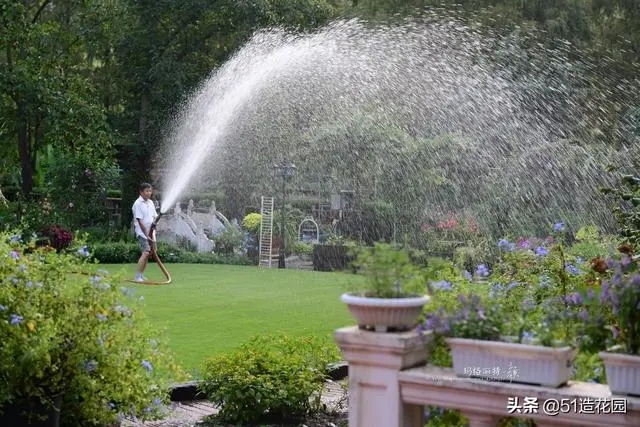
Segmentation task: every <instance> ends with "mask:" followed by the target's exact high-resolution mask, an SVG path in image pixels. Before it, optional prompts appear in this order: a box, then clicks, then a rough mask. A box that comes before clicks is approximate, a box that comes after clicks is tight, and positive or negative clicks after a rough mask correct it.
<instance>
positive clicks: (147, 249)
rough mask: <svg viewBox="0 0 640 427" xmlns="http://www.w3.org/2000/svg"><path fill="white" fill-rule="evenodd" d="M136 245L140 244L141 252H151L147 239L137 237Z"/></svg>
mask: <svg viewBox="0 0 640 427" xmlns="http://www.w3.org/2000/svg"><path fill="white" fill-rule="evenodd" d="M138 243H139V244H140V250H141V251H142V252H151V246H150V244H149V239H147V238H146V237H142V236H138Z"/></svg>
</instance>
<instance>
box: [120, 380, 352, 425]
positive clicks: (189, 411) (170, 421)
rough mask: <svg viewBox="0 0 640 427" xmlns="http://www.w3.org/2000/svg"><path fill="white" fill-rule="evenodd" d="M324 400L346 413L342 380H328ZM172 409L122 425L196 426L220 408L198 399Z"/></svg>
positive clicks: (330, 405)
mask: <svg viewBox="0 0 640 427" xmlns="http://www.w3.org/2000/svg"><path fill="white" fill-rule="evenodd" d="M322 402H323V403H324V405H326V408H327V412H338V413H346V411H347V407H348V396H347V391H346V389H345V388H344V387H343V385H342V382H336V381H327V383H326V384H325V387H324V392H323V393H322ZM170 411H171V412H170V414H169V415H168V416H167V417H166V418H165V419H162V420H157V421H147V422H141V421H138V422H135V421H133V420H129V419H127V420H124V421H123V422H122V427H195V426H197V425H198V422H199V421H201V420H203V419H204V418H205V417H207V416H209V415H214V414H216V413H217V412H218V409H217V408H216V406H215V405H213V404H212V403H211V402H208V401H206V400H198V401H189V402H173V405H172V407H171V408H170Z"/></svg>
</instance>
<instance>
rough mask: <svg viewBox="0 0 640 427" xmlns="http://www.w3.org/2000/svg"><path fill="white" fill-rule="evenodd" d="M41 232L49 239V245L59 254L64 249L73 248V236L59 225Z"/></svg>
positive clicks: (51, 226)
mask: <svg viewBox="0 0 640 427" xmlns="http://www.w3.org/2000/svg"><path fill="white" fill-rule="evenodd" d="M40 232H41V233H42V235H43V236H44V237H46V238H47V239H49V244H50V245H51V246H53V247H54V248H55V249H56V250H57V251H58V252H60V251H61V250H62V249H64V248H68V247H69V246H71V242H73V234H72V233H71V232H70V231H69V230H67V229H65V228H64V227H62V226H61V225H58V224H54V225H50V226H48V227H45V228H43V229H42V230H40Z"/></svg>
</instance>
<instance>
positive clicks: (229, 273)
mask: <svg viewBox="0 0 640 427" xmlns="http://www.w3.org/2000/svg"><path fill="white" fill-rule="evenodd" d="M166 267H167V269H168V270H169V272H170V273H171V276H172V283H171V284H169V285H160V286H150V285H137V284H133V283H131V284H127V286H131V287H134V288H136V294H139V295H144V305H145V308H146V312H147V314H148V315H149V317H151V319H152V320H153V321H154V322H156V324H157V325H158V326H161V327H165V328H166V330H167V338H168V339H169V340H170V346H171V348H172V350H173V351H174V353H175V355H176V357H177V358H178V361H179V362H180V363H181V364H182V366H183V367H184V368H185V369H186V370H187V371H189V372H191V373H194V372H195V370H196V369H198V368H199V366H200V364H201V362H202V361H203V360H204V359H205V358H206V357H208V356H210V355H214V354H216V353H220V352H224V351H227V350H230V349H232V348H234V347H236V346H238V345H239V344H241V343H243V342H245V341H246V340H247V339H248V338H250V337H251V336H253V335H256V334H265V333H272V332H280V331H281V332H285V333H287V334H290V335H316V336H327V337H330V336H331V334H332V333H333V331H334V330H335V329H336V328H339V327H342V326H346V325H350V324H353V320H352V319H351V318H350V316H349V313H348V311H347V308H346V306H345V305H344V304H343V303H341V302H340V300H339V297H340V294H341V293H342V292H344V291H345V290H346V286H347V283H349V282H351V281H354V280H358V279H359V277H358V276H355V275H352V274H346V273H324V272H313V271H303V270H293V269H292V270H278V269H276V268H273V269H259V268H257V267H246V266H242V267H240V266H229V265H210V264H166ZM98 268H102V269H105V270H107V271H108V272H109V273H111V274H114V273H119V272H123V274H124V276H123V277H124V278H125V279H131V278H133V277H134V272H135V265H133V264H124V265H122V264H120V265H109V264H103V265H99V266H98ZM145 276H146V277H147V278H149V279H150V280H162V277H163V276H162V273H161V272H160V269H159V268H158V266H157V265H156V264H154V263H150V264H149V266H148V267H147V270H146V271H145ZM123 283H126V282H123Z"/></svg>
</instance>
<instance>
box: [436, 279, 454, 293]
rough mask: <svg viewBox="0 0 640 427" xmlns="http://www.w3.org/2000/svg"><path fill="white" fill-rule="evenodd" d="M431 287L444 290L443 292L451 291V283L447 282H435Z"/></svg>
mask: <svg viewBox="0 0 640 427" xmlns="http://www.w3.org/2000/svg"><path fill="white" fill-rule="evenodd" d="M431 285H432V286H433V287H434V288H435V289H439V290H443V291H450V290H451V283H450V282H447V281H446V280H439V281H437V282H433V283H432V284H431Z"/></svg>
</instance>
